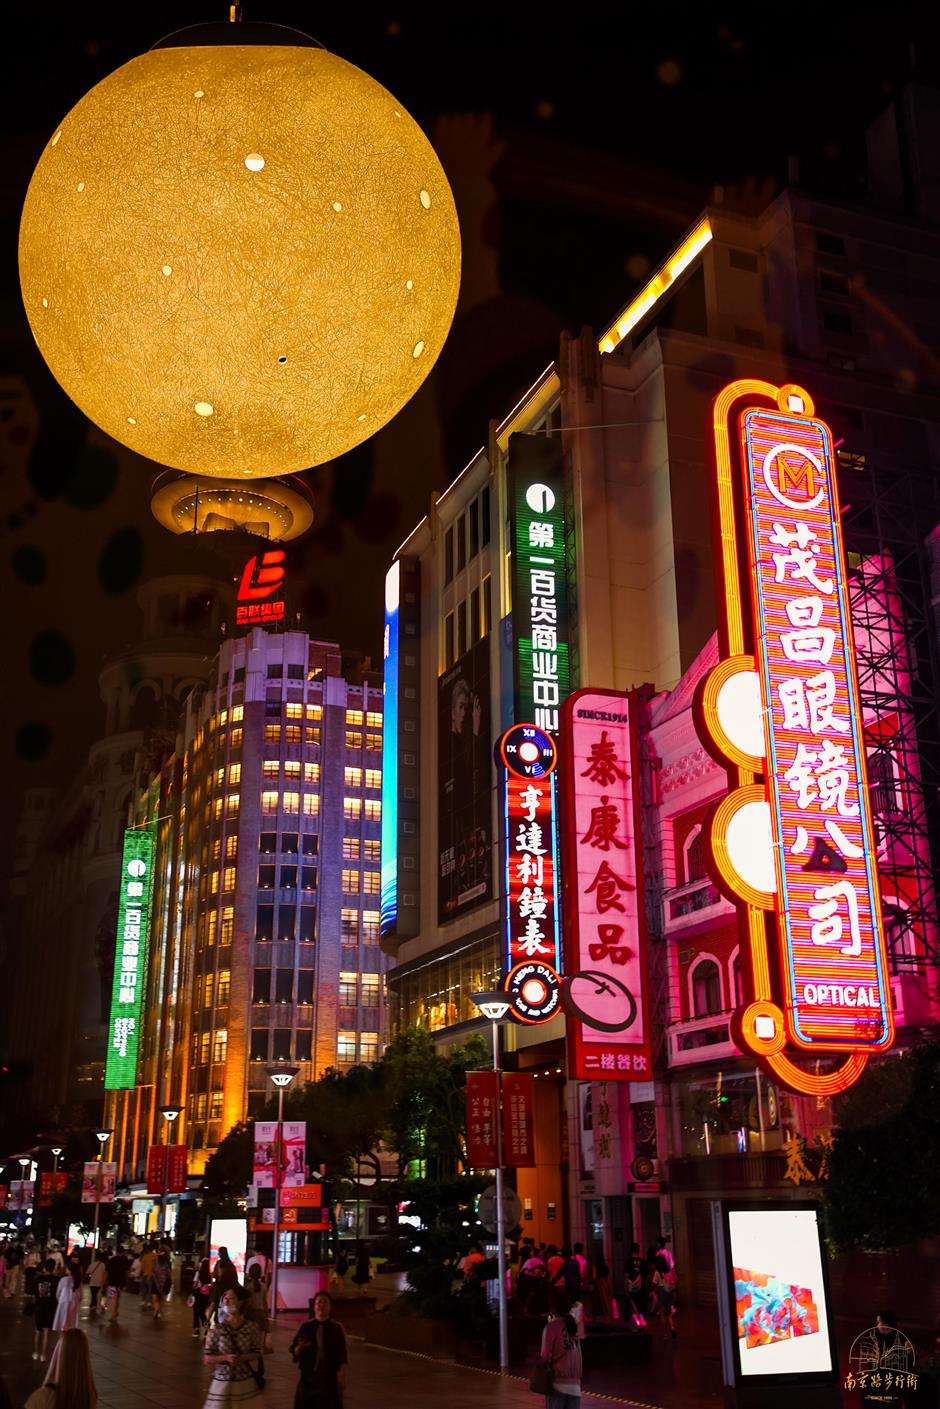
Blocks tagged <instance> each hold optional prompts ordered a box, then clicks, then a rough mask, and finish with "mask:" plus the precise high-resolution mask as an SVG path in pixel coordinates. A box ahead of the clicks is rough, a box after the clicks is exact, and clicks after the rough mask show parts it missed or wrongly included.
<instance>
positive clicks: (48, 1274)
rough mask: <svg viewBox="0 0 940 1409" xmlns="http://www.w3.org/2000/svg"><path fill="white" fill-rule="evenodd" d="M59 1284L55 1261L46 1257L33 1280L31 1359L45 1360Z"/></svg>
mask: <svg viewBox="0 0 940 1409" xmlns="http://www.w3.org/2000/svg"><path fill="white" fill-rule="evenodd" d="M58 1285H59V1274H58V1273H57V1272H56V1270H55V1262H54V1261H53V1259H52V1258H51V1257H47V1258H46V1262H45V1266H44V1267H43V1268H42V1270H41V1271H40V1272H38V1273H37V1275H36V1280H35V1281H34V1282H33V1301H34V1305H35V1310H34V1312H33V1314H34V1316H35V1318H36V1329H35V1330H34V1331H33V1359H34V1360H45V1358H46V1350H47V1348H48V1345H49V1332H50V1331H51V1330H52V1323H53V1321H54V1320H55V1312H56V1295H55V1294H56V1287H57V1286H58Z"/></svg>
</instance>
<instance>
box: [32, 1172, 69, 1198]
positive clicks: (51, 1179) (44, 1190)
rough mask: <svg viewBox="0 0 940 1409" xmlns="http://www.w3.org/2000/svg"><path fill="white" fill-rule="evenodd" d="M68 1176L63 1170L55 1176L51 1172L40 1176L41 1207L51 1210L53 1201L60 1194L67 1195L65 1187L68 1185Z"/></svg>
mask: <svg viewBox="0 0 940 1409" xmlns="http://www.w3.org/2000/svg"><path fill="white" fill-rule="evenodd" d="M68 1177H69V1176H68V1174H67V1172H66V1171H65V1170H64V1169H63V1170H61V1171H58V1172H57V1173H55V1174H53V1173H52V1171H51V1170H50V1171H49V1172H48V1173H46V1174H40V1176H39V1207H40V1208H50V1207H51V1205H52V1201H53V1199H55V1198H57V1197H58V1196H59V1194H64V1193H65V1186H66V1184H67V1183H68Z"/></svg>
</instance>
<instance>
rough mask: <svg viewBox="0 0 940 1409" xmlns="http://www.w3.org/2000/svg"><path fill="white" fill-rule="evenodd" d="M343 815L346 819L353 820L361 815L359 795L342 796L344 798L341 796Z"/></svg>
mask: <svg viewBox="0 0 940 1409" xmlns="http://www.w3.org/2000/svg"><path fill="white" fill-rule="evenodd" d="M343 816H344V817H345V818H346V819H347V820H355V819H357V818H359V817H361V816H362V798H361V797H344V798H343Z"/></svg>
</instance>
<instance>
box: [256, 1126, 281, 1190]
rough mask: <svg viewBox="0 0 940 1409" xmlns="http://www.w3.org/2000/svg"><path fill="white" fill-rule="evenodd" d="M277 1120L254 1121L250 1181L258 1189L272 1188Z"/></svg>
mask: <svg viewBox="0 0 940 1409" xmlns="http://www.w3.org/2000/svg"><path fill="white" fill-rule="evenodd" d="M276 1146H277V1121H276V1120H256V1121H255V1159H254V1173H253V1175H252V1179H251V1182H252V1184H254V1185H256V1187H257V1188H259V1189H273V1188H274V1171H275V1169H276V1168H277V1155H276V1153H275V1151H276Z"/></svg>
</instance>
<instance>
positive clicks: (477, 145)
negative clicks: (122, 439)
mask: <svg viewBox="0 0 940 1409" xmlns="http://www.w3.org/2000/svg"><path fill="white" fill-rule="evenodd" d="M226 14H227V5H224V4H211V3H206V2H205V0H190V3H189V4H183V3H172V4H171V3H162V4H161V3H153V4H141V3H137V2H136V0H128V3H125V4H107V3H102V2H101V0H85V3H79V4H68V5H66V4H65V3H44V0H36V2H35V3H30V4H28V5H24V4H12V5H9V4H8V6H7V8H6V9H5V31H6V37H7V39H8V41H9V39H10V38H11V36H12V34H13V33H14V30H15V32H16V33H17V34H18V36H19V42H18V45H17V44H13V43H9V42H8V44H7V46H6V53H5V59H6V64H5V72H4V74H3V83H2V85H0V114H2V116H0V131H2V133H3V138H4V143H3V149H4V153H5V157H4V161H3V164H2V168H0V170H2V175H0V417H2V419H0V487H2V490H3V496H2V509H0V591H2V594H3V603H4V618H5V635H6V651H5V666H6V678H7V682H13V688H12V689H11V688H8V689H6V690H5V691H4V692H3V694H4V704H3V709H2V715H0V750H2V758H3V763H4V765H5V767H6V784H7V786H6V788H5V789H4V803H3V809H2V815H0V875H2V874H4V873H5V872H6V870H7V862H6V860H5V851H6V845H7V842H8V838H9V833H10V829H11V826H12V824H13V822H14V820H15V817H16V814H17V811H18V807H19V796H20V793H21V790H22V788H23V787H24V786H28V785H29V783H30V782H33V781H35V782H46V781H49V780H50V779H53V780H54V781H57V782H59V783H66V782H67V781H68V780H69V778H70V777H71V776H72V775H73V774H74V771H75V769H76V768H77V767H78V766H79V765H80V763H81V760H82V758H83V757H84V754H85V752H86V750H87V746H88V744H89V742H90V741H91V740H92V739H93V738H94V737H95V735H96V733H97V731H98V729H99V728H100V720H101V715H100V705H99V703H98V696H97V685H96V675H97V670H98V668H99V666H100V663H101V660H102V657H103V656H104V655H105V654H107V653H108V652H109V651H113V650H114V649H116V648H120V647H121V646H122V645H123V644H124V643H126V642H128V641H130V640H132V639H133V635H134V632H135V629H136V623H137V616H136V608H135V605H134V587H135V585H136V583H137V582H138V581H139V580H140V579H141V578H144V577H147V576H149V575H152V574H153V573H156V572H160V571H168V570H176V571H180V570H185V569H186V568H187V567H192V568H193V569H194V570H198V568H199V566H200V564H201V562H202V559H201V558H197V557H196V556H195V555H194V551H193V550H192V549H191V548H189V547H187V546H186V545H182V544H181V543H180V542H179V541H175V542H174V541H172V540H170V539H169V538H168V536H167V535H165V534H164V533H163V531H162V530H159V529H158V528H157V527H156V526H155V525H154V524H153V522H152V520H151V518H150V515H149V509H148V497H147V488H148V486H149V483H150V479H151V478H152V477H153V475H154V474H155V473H156V469H155V468H154V467H153V466H152V465H150V464H149V462H144V461H141V460H139V459H137V458H135V457H134V456H132V455H131V454H129V453H128V452H125V451H124V450H122V449H120V448H119V447H115V446H114V445H113V443H112V442H109V441H107V440H106V438H105V437H103V436H102V435H101V434H100V433H98V432H96V431H91V432H89V428H88V425H87V422H85V421H84V420H83V418H82V417H81V416H80V415H79V414H78V413H77V412H76V411H75V410H74V408H71V407H70V404H69V403H68V401H67V399H66V398H65V396H64V394H63V393H62V392H60V391H59V390H58V388H57V387H56V386H55V384H54V383H53V382H52V380H51V378H50V377H49V375H48V373H46V372H45V370H44V368H43V366H42V364H41V362H40V361H39V358H38V354H37V353H36V350H35V347H34V346H33V344H32V341H31V338H30V336H29V332H28V329H27V327H26V324H25V319H24V317H23V314H22V309H21V306H20V302H19V294H18V285H17V276H16V234H17V225H18V220H19V212H20V208H21V205H22V199H23V194H24V191H25V188H26V185H27V183H28V180H29V175H30V172H31V170H32V166H33V164H34V163H35V161H36V159H37V158H38V156H39V153H40V151H41V150H42V147H43V145H44V143H45V142H46V140H47V139H48V137H49V134H50V133H51V132H52V131H53V130H54V127H55V125H56V123H57V122H58V120H59V119H60V118H61V117H62V116H63V115H64V114H65V113H66V112H67V111H68V109H69V108H70V107H71V106H72V105H73V104H74V103H75V102H76V101H77V100H78V99H79V98H80V97H81V95H82V94H83V93H84V92H85V91H87V89H88V88H90V87H91V86H92V85H93V84H94V83H96V82H97V81H98V80H99V79H101V78H102V77H104V76H105V74H107V73H108V72H110V71H111V70H112V69H114V68H116V67H118V66H119V65H120V64H122V63H124V62H126V61H127V60H128V59H130V58H131V57H133V56H134V55H135V54H137V53H140V52H141V51H143V50H144V49H146V48H148V47H149V46H150V45H151V44H152V43H153V42H154V41H155V40H156V39H157V38H159V37H160V36H161V35H163V34H166V33H169V32H170V31H172V30H174V29H177V28H180V27H182V26H184V25H186V24H190V23H197V22H200V21H202V20H205V19H218V18H224V17H225V15H226ZM246 18H249V19H270V20H277V21H278V22H281V23H285V24H290V25H294V26H296V27H298V28H300V29H305V30H307V31H308V32H310V33H312V34H314V35H315V36H316V37H317V38H318V39H320V40H321V41H322V42H323V43H324V44H325V45H326V46H327V47H328V48H330V49H332V50H334V51H335V52H336V53H338V54H340V55H342V56H343V57H344V58H347V59H349V60H350V61H351V62H353V63H356V64H358V65H359V66H360V67H362V68H364V69H366V70H367V71H368V72H369V73H371V74H372V75H373V76H374V77H375V78H377V79H378V80H379V81H380V82H382V83H384V84H385V85H386V86H387V87H388V88H390V89H391V90H392V92H394V93H395V94H396V96H397V97H398V98H399V99H400V100H401V101H402V102H403V103H404V104H405V106H406V107H407V108H408V109H409V110H410V111H411V112H412V113H413V114H414V116H415V117H416V118H417V119H418V120H419V121H420V122H421V123H422V124H423V125H424V126H425V129H426V130H427V131H428V133H429V135H430V136H431V138H432V140H433V141H434V143H435V145H436V146H437V148H438V151H439V154H440V156H441V160H442V161H443V163H444V166H445V169H446V170H447V172H448V175H449V176H450V178H451V181H452V184H453V186H454V191H455V196H456V199H457V205H458V210H459V211H460V215H461V223H462V227H463V237H464V245H465V250H464V258H465V286H464V293H463V295H462V299H461V305H460V308H459V311H458V318H457V321H456V323H455V327H454V332H453V335H452V339H451V343H450V345H449V348H448V350H447V352H446V353H445V355H444V357H443V358H442V359H441V362H440V364H439V366H438V368H437V369H436V370H435V373H434V374H433V376H432V378H431V380H430V382H429V384H428V386H427V387H426V389H425V390H424V391H423V392H422V393H421V394H420V395H419V397H418V398H417V399H416V402H415V403H414V404H413V405H412V407H410V408H407V409H406V411H404V412H403V413H402V414H401V415H400V416H399V417H398V418H397V419H396V421H395V422H394V423H393V424H392V425H391V426H390V427H389V428H387V429H386V430H385V431H384V432H382V433H380V435H379V436H378V437H376V439H375V441H374V442H371V443H370V445H369V446H368V448H366V449H365V450H364V451H362V452H360V453H358V454H355V455H353V456H350V457H347V458H346V462H345V463H341V464H337V465H335V466H333V467H327V468H325V469H324V470H321V471H320V472H319V473H317V474H315V475H312V476H311V477H310V478H311V481H312V483H313V484H314V487H315V489H316V490H317V492H318V495H319V499H318V525H319V527H318V530H317V532H316V534H315V536H314V537H313V538H312V539H309V540H307V542H306V544H305V546H304V550H303V553H302V557H301V560H300V561H299V562H298V563H297V565H296V568H295V572H296V574H297V576H298V577H300V578H301V579H302V581H303V583H304V590H305V606H306V612H307V618H306V624H307V626H308V627H309V629H310V630H311V631H313V632H314V633H317V634H320V635H323V636H325V637H327V638H329V639H339V640H340V641H341V642H342V643H343V644H344V645H347V646H350V647H353V646H359V647H362V648H363V649H366V650H371V651H372V652H373V653H377V651H378V646H379V640H380V635H381V582H382V578H383V575H384V571H385V568H386V566H387V563H388V560H389V558H390V556H391V553H392V552H393V551H394V549H395V547H396V546H397V544H398V543H399V542H400V541H401V540H402V539H403V538H404V537H405V535H406V533H407V532H408V531H409V530H410V528H411V527H412V526H413V525H414V523H415V522H416V521H417V519H418V518H419V517H420V516H421V514H422V513H423V512H424V511H425V508H426V505H427V501H428V495H429V493H430V491H431V490H432V489H434V488H440V487H442V486H443V484H445V483H446V482H447V480H448V479H449V478H451V477H452V476H453V475H454V474H455V473H456V472H457V471H458V470H459V469H460V468H461V467H462V466H463V464H464V463H466V461H467V459H468V458H469V457H470V455H471V454H473V452H474V451H475V450H476V448H477V447H478V446H479V445H480V444H481V443H482V442H483V440H484V438H485V434H486V422H487V419H488V418H489V417H493V416H499V415H501V414H502V413H503V412H504V411H505V410H507V409H508V407H509V406H510V405H511V404H512V402H513V400H514V399H515V397H516V396H517V395H518V393H519V392H520V391H521V390H523V389H524V388H525V386H526V385H528V384H529V383H530V382H531V381H532V380H533V379H534V377H535V376H536V375H537V374H538V373H539V372H540V371H541V369H542V368H543V367H544V366H545V364H546V363H547V362H548V361H549V360H550V359H551V357H552V356H553V354H554V350H555V346H556V343H557V335H558V333H559V331H560V330H561V329H563V328H571V329H574V330H577V329H578V328H580V327H581V326H582V325H583V324H585V323H588V324H591V325H593V326H595V327H596V326H598V325H599V324H600V323H601V322H602V321H603V320H604V319H605V318H607V317H609V316H610V315H612V314H613V313H614V312H615V311H616V310H617V308H619V307H620V306H621V305H622V304H623V303H624V302H626V300H627V298H628V297H629V295H630V292H631V290H632V288H633V287H634V286H635V284H636V283H637V281H638V280H639V279H640V278H641V277H642V275H643V273H644V272H645V270H646V269H647V268H648V267H649V265H650V263H655V262H656V261H657V260H658V259H659V258H661V256H662V255H663V254H664V253H665V252H666V251H667V250H668V248H669V247H670V245H672V244H673V243H674V241H675V240H676V239H677V238H678V236H679V235H680V234H681V232H682V230H683V229H684V227H685V226H686V225H687V224H688V223H689V221H690V220H691V219H692V218H693V217H694V216H695V214H696V213H697V211H698V210H699V209H700V207H701V206H702V205H703V204H704V203H705V202H706V201H707V200H708V199H709V195H710V192H711V190H712V188H713V187H714V186H715V185H716V184H721V185H722V186H724V188H725V199H726V200H728V201H731V202H738V203H742V204H745V205H750V207H751V208H757V207H759V205H760V204H762V203H763V198H765V197H769V196H772V195H773V193H774V191H775V190H776V189H779V187H780V185H781V184H782V182H783V180H784V179H785V175H786V170H787V156H788V154H790V153H794V154H798V155H799V156H800V158H801V164H802V165H801V170H802V177H803V180H804V182H805V183H806V184H809V185H812V186H816V187H818V188H820V189H825V190H829V191H835V192H839V193H842V194H845V195H851V194H853V193H858V192H859V191H860V190H861V189H862V188H861V170H862V160H863V153H864V129H865V125H866V123H867V122H868V121H869V120H870V119H871V118H872V117H873V116H874V115H875V114H876V113H877V112H878V111H879V110H880V108H881V107H883V106H884V105H885V103H886V102H887V101H889V99H890V97H891V96H892V94H894V93H895V92H896V91H897V89H898V87H899V85H901V84H902V83H903V82H904V80H905V78H906V77H907V75H908V74H909V72H910V55H911V42H912V41H913V42H914V45H915V50H914V52H915V54H916V62H917V64H918V69H917V72H918V74H919V76H921V77H922V78H923V79H925V80H930V79H936V74H935V73H929V72H926V71H925V65H926V62H927V52H926V51H927V43H926V38H925V37H921V36H919V35H918V32H917V24H916V22H913V21H912V20H911V18H910V12H908V11H906V9H905V7H903V6H883V5H879V6H877V7H876V6H874V5H871V6H865V5H862V6H848V5H842V4H830V5H819V4H817V5H815V6H808V5H798V6H795V7H789V8H787V7H779V8H778V7H773V6H754V5H748V6H714V5H706V6H704V7H703V6H697V7H692V6H681V5H680V6H671V7H664V6H661V5H642V6H641V5H637V4H633V3H625V4H619V5H616V6H614V5H600V6H596V5H595V6H572V7H571V8H570V9H569V10H568V11H567V13H566V12H565V11H564V10H563V9H561V8H560V7H559V10H558V11H557V15H556V17H554V18H553V17H552V12H551V11H550V10H549V8H548V7H547V6H534V5H518V4H517V5H513V4H503V5H500V6H495V5H480V4H477V5H473V6H467V7H465V8H463V9H458V8H457V7H454V6H444V5H437V6H433V7H432V6H421V7H418V6H414V5H398V6H393V5H383V6H381V7H376V6H357V5H338V4H336V3H334V4H331V5H323V6H314V5H311V4H304V3H299V0H280V3H276V2H275V0H255V3H251V0H249V3H248V4H247V6H246ZM924 23H925V22H924ZM931 62H933V61H932V60H931ZM187 554H188V556H187ZM351 581H355V582H356V584H357V590H356V591H355V592H354V593H350V592H349V591H348V585H349V583H350V582H351ZM0 886H2V882H0Z"/></svg>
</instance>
